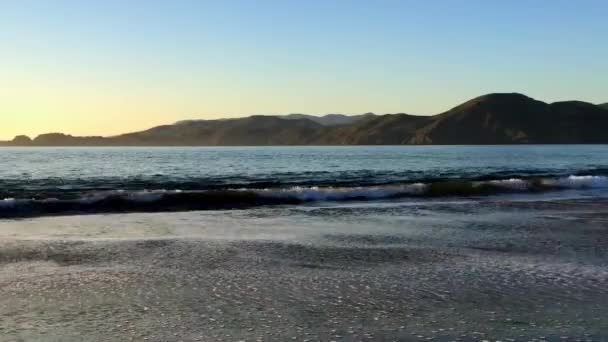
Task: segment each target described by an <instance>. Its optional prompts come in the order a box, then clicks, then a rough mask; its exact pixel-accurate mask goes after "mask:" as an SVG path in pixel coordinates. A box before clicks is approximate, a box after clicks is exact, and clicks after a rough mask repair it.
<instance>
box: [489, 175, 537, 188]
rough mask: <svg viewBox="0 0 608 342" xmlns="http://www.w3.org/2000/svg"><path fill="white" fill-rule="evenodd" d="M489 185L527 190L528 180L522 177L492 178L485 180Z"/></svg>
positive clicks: (528, 186)
mask: <svg viewBox="0 0 608 342" xmlns="http://www.w3.org/2000/svg"><path fill="white" fill-rule="evenodd" d="M487 183H488V184H490V185H494V186H498V187H503V188H506V189H511V190H520V191H524V190H528V189H529V188H530V182H528V181H527V180H524V179H519V178H510V179H501V180H492V181H489V182H487Z"/></svg>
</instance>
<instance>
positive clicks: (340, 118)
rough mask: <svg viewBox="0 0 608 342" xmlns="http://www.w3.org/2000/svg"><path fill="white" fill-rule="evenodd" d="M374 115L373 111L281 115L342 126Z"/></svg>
mask: <svg viewBox="0 0 608 342" xmlns="http://www.w3.org/2000/svg"><path fill="white" fill-rule="evenodd" d="M374 116H376V114H374V113H365V114H360V115H343V114H327V115H323V116H314V115H308V114H288V115H284V116H281V118H283V119H289V120H293V119H309V120H311V121H314V122H316V123H319V124H321V125H323V126H342V125H350V124H353V123H355V122H357V121H360V120H363V119H368V118H371V117H374Z"/></svg>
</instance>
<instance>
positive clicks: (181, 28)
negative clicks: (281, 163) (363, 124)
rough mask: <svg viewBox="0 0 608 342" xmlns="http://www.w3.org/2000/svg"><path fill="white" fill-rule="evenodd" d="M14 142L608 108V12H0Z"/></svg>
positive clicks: (49, 4)
mask: <svg viewBox="0 0 608 342" xmlns="http://www.w3.org/2000/svg"><path fill="white" fill-rule="evenodd" d="M0 40H1V42H2V48H1V49H0V118H1V119H0V120H2V121H4V122H1V123H0V138H8V137H12V135H14V134H17V133H27V134H32V135H35V134H38V133H42V132H46V131H55V130H59V131H64V132H68V133H73V134H114V133H119V132H124V131H129V130H133V129H141V128H147V127H149V126H152V125H156V124H162V123H169V122H173V121H176V120H180V119H186V118H217V117H230V116H243V115H248V114H276V113H292V112H303V113H312V114H323V113H336V112H337V113H350V114H354V113H363V112H368V111H373V112H376V113H392V112H407V113H412V114H436V113H439V112H441V111H444V110H446V109H448V108H450V107H452V106H454V105H456V104H458V103H460V102H463V101H465V100H467V99H469V98H471V97H474V96H477V95H481V94H484V93H488V92H512V91H517V92H522V93H526V94H528V95H530V96H532V97H535V98H537V99H540V100H543V101H547V102H551V101H557V100H567V99H580V100H585V101H589V102H607V101H608V1H606V0H570V1H565V0H527V1H521V0H509V1H498V0H496V1H494V0H485V1H481V0H469V1H465V0H462V1H456V0H454V1H452V0H443V1H435V0H419V1H407V0H401V1H398V0H376V1H374V0H367V1H358V0H343V1H339V0H307V1H301V0H298V1H295V0H294V1H290V0H283V1H279V0H276V1H270V0H251V1H245V0H243V1H231V0H213V1H204V0H199V1H194V0H193V1H169V0H167V1H154V0H147V1H144V0H141V1H135V0H132V1H126V0H125V1H114V0H104V1H101V0H99V1H93V0H90V1H81V0H78V1H76V0H74V1H65V0H39V1H31V0H19V1H16V0H15V1H8V0H0Z"/></svg>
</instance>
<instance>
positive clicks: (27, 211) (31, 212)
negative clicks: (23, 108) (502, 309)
mask: <svg viewBox="0 0 608 342" xmlns="http://www.w3.org/2000/svg"><path fill="white" fill-rule="evenodd" d="M565 189H608V177H606V176H599V175H572V176H568V177H544V178H507V179H491V180H439V181H430V182H415V183H402V184H386V185H374V186H293V187H277V188H226V189H212V190H149V191H147V190H144V191H137V190H109V191H105V190H103V191H92V192H88V193H81V194H80V195H78V196H71V197H68V198H58V197H44V196H39V197H34V198H5V199H4V200H0V217H3V218H16V217H31V216H44V215H70V214H86V213H91V214H93V213H122V212H162V211H188V210H216V209H241V208H251V207H257V206H266V205H290V204H291V205H293V204H301V203H307V202H317V201H373V200H383V199H396V198H407V197H445V196H487V195H497V194H503V193H534V192H546V191H559V190H565Z"/></svg>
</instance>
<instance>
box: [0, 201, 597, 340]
mask: <svg viewBox="0 0 608 342" xmlns="http://www.w3.org/2000/svg"><path fill="white" fill-rule="evenodd" d="M313 209H314V208H313ZM604 209H608V206H605V205H603V204H601V203H599V204H598V203H597V202H594V201H589V202H584V201H583V202H577V203H559V204H551V205H549V204H547V205H546V206H542V208H540V207H539V204H534V206H532V205H531V204H525V203H524V204H513V203H503V202H495V203H493V204H484V206H483V207H480V206H479V205H475V204H471V205H468V204H466V203H465V204H464V205H458V206H454V205H446V206H445V208H441V207H438V206H434V207H433V211H432V214H430V213H429V211H428V210H427V209H426V208H425V207H424V206H421V207H415V208H413V209H412V208H409V209H403V208H398V209H394V208H388V209H387V210H391V211H392V212H393V214H389V213H388V212H382V213H381V214H378V213H377V212H376V211H374V210H371V209H369V208H365V207H361V208H357V207H354V208H328V209H319V210H320V212H316V213H314V214H311V213H308V212H298V213H297V214H293V213H292V212H291V211H290V210H292V209H288V208H286V209H268V210H267V211H252V212H240V213H234V212H233V213H227V212H215V213H173V214H168V215H169V216H167V215H164V214H136V215H108V216H88V217H72V218H45V219H37V220H36V219H35V220H24V221H3V222H2V223H0V265H1V267H0V288H1V293H2V295H1V296H0V340H2V341H241V340H242V341H286V340H295V341H361V340H370V341H423V340H433V341H483V340H488V341H496V340H501V341H530V340H534V339H536V340H538V341H543V340H546V341H577V340H579V341H606V340H608V267H607V264H608V263H607V260H608V257H607V256H608V210H604ZM281 210H284V211H285V212H283V214H285V213H286V212H287V211H289V212H290V214H289V216H288V217H289V219H288V220H284V219H283V218H284V217H287V216H286V214H285V215H284V216H281V215H280V214H281ZM316 210H317V209H314V210H312V211H313V212H314V211H316ZM366 210H368V211H369V212H366ZM336 212H339V214H336ZM473 213H474V214H473ZM390 215H392V216H390ZM389 216H390V217H391V219H390V220H387V219H386V218H387V217H389ZM161 217H164V219H161ZM92 222H96V224H97V226H95V227H93V226H94V224H93V223H92ZM100 222H102V223H100ZM151 222H155V223H156V226H155V227H151V225H152V224H151ZM179 222H182V223H179ZM195 222H199V223H198V225H199V226H196V224H195ZM201 222H203V223H201ZM374 222H375V224H374ZM87 226H90V227H91V230H90V231H89V232H88V233H87V234H90V235H87V236H84V235H83V234H77V233H76V232H77V231H79V230H82V228H83V227H87ZM304 226H305V227H316V228H315V229H313V228H310V229H309V230H308V231H303V229H301V227H304ZM52 227H54V228H52ZM75 227H76V228H75ZM138 227H144V228H141V229H142V230H138V229H140V228H138ZM183 227H191V230H188V231H184V230H183V229H182V228H183ZM290 227H293V228H290ZM345 227H350V229H345ZM243 230H246V231H249V232H250V235H244V234H240V233H239V232H241V231H243ZM273 231H275V232H276V235H274V238H273V233H272V232H273ZM42 232H47V234H46V235H44V234H42ZM256 232H257V233H256ZM237 236H240V238H235V237H237Z"/></svg>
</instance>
